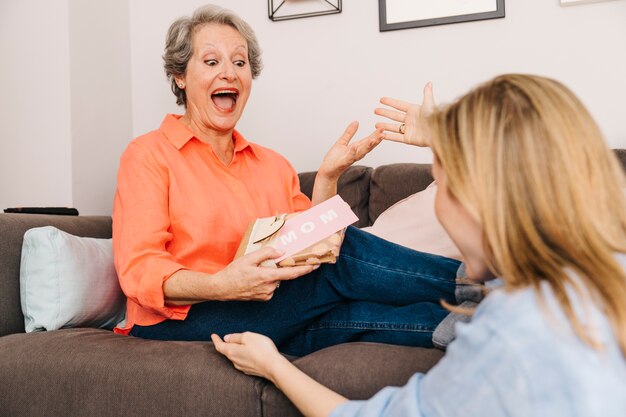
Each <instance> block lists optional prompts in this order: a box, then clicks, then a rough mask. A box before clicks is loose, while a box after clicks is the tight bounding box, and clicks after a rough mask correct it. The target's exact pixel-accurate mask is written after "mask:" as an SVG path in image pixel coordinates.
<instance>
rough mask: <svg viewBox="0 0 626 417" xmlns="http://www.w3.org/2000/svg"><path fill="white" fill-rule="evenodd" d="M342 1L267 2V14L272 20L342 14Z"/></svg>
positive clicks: (282, 0)
mask: <svg viewBox="0 0 626 417" xmlns="http://www.w3.org/2000/svg"><path fill="white" fill-rule="evenodd" d="M341 1H342V0H267V13H268V16H269V18H270V19H271V20H273V21H274V22H277V21H279V20H291V19H300V18H302V17H313V16H323V15H326V14H335V13H341Z"/></svg>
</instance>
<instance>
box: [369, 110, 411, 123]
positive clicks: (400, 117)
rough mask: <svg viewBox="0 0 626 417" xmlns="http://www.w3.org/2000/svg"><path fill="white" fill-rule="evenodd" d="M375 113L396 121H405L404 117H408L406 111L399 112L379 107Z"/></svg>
mask: <svg viewBox="0 0 626 417" xmlns="http://www.w3.org/2000/svg"><path fill="white" fill-rule="evenodd" d="M374 113H375V114H377V115H378V116H383V117H386V118H388V119H391V120H395V121H396V122H400V123H404V119H405V118H406V113H404V112H399V111H395V110H389V109H383V108H377V109H376V110H374Z"/></svg>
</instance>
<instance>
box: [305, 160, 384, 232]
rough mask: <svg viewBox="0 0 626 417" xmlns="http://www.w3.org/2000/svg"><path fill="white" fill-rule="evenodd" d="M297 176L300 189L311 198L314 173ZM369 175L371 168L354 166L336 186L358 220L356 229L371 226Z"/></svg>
mask: <svg viewBox="0 0 626 417" xmlns="http://www.w3.org/2000/svg"><path fill="white" fill-rule="evenodd" d="M298 175H299V177H300V189H301V190H302V192H303V193H304V194H306V195H307V196H308V197H309V198H311V196H312V194H313V184H314V183H315V175H316V172H303V173H301V174H298ZM371 175H372V168H369V167H364V166H358V165H355V166H352V167H350V168H348V169H347V170H346V172H344V173H343V175H342V176H341V177H340V178H339V182H338V184H337V190H338V194H339V195H340V196H341V198H343V199H344V201H346V202H347V203H348V204H349V205H350V208H352V211H353V212H354V213H355V214H356V215H357V217H358V218H359V221H358V222H357V223H355V224H354V225H355V226H356V227H365V226H369V225H370V224H371V223H370V219H369V209H368V206H369V194H370V177H371Z"/></svg>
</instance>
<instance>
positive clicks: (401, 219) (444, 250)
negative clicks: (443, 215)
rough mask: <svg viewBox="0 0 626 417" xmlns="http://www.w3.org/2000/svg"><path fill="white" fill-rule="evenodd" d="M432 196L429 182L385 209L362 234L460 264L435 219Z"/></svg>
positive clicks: (459, 256)
mask: <svg viewBox="0 0 626 417" xmlns="http://www.w3.org/2000/svg"><path fill="white" fill-rule="evenodd" d="M436 194H437V186H436V185H435V183H434V182H433V183H431V184H430V185H429V186H428V187H427V188H426V189H425V190H423V191H420V192H418V193H415V194H412V195H410V196H409V197H407V198H405V199H404V200H401V201H398V202H397V203H396V204H394V205H393V206H391V207H389V208H388V209H387V210H385V211H384V212H383V213H382V214H381V215H380V216H378V218H377V219H376V221H375V222H374V224H373V225H372V226H370V227H365V228H363V230H365V231H368V232H370V233H372V234H374V235H376V236H378V237H382V238H383V239H385V240H388V241H390V242H393V243H397V244H398V245H402V246H406V247H408V248H411V249H413V250H417V251H420V252H427V253H433V254H435V255H440V256H445V257H447V258H452V259H458V260H461V253H460V252H459V250H458V249H457V247H456V245H455V244H454V242H452V239H450V237H449V236H448V233H446V231H445V230H444V228H443V226H441V223H439V220H438V219H437V216H436V215H435V195H436Z"/></svg>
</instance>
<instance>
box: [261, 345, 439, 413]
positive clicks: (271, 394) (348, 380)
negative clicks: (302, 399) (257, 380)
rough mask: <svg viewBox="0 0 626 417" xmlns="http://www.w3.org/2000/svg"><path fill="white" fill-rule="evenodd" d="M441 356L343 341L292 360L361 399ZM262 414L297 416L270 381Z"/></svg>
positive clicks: (435, 352)
mask: <svg viewBox="0 0 626 417" xmlns="http://www.w3.org/2000/svg"><path fill="white" fill-rule="evenodd" d="M442 356H443V352H442V351H440V350H438V349H424V348H416V347H407V346H395V345H385V344H380V343H366V342H357V343H344V344H341V345H337V346H332V347H329V348H326V349H322V350H320V351H317V352H315V353H312V354H310V355H307V356H304V357H302V358H299V359H296V360H295V361H294V362H293V363H294V364H295V365H296V366H297V367H298V368H300V369H301V370H302V371H304V372H305V373H306V374H308V375H310V376H311V377H312V378H314V379H315V380H317V381H319V382H321V383H322V384H324V385H326V386H327V387H329V388H330V389H332V390H334V391H336V392H338V393H340V394H341V395H343V396H345V397H346V398H350V399H352V400H365V399H367V398H370V397H371V396H373V395H374V394H375V393H376V392H378V391H380V390H381V389H383V388H384V387H386V386H402V385H404V384H406V382H407V381H408V380H409V378H410V377H411V376H412V375H413V374H414V373H416V372H426V371H428V370H429V369H430V368H432V367H433V366H434V365H435V364H436V363H437V362H438V361H439V359H440V358H441V357H442ZM261 398H262V399H263V416H264V417H285V416H300V415H301V414H300V413H299V412H298V411H297V409H296V408H295V406H294V405H293V404H292V403H291V402H290V401H289V400H288V399H287V397H285V396H284V395H283V394H282V393H281V392H280V391H279V390H278V389H276V387H275V386H274V385H272V384H267V385H265V386H264V388H263V394H262V397H261Z"/></svg>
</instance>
